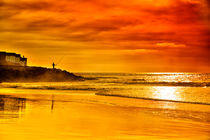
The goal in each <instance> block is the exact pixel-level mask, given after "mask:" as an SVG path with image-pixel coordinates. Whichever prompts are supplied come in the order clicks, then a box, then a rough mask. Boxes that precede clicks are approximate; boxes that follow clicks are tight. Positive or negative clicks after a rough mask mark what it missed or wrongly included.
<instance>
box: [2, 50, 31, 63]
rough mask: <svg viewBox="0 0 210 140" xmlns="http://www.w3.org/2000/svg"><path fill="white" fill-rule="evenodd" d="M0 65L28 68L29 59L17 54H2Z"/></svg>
mask: <svg viewBox="0 0 210 140" xmlns="http://www.w3.org/2000/svg"><path fill="white" fill-rule="evenodd" d="M0 65H3V66H27V58H25V57H24V56H23V57H21V55H20V54H16V53H7V52H0Z"/></svg>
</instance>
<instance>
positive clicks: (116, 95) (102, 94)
mask: <svg viewBox="0 0 210 140" xmlns="http://www.w3.org/2000/svg"><path fill="white" fill-rule="evenodd" d="M95 95H99V96H113V97H121V98H133V99H142V100H153V101H165V102H175V103H188V104H201V105H210V103H207V102H191V101H179V100H168V99H158V98H146V97H137V96H129V95H120V94H110V93H99V92H98V93H95Z"/></svg>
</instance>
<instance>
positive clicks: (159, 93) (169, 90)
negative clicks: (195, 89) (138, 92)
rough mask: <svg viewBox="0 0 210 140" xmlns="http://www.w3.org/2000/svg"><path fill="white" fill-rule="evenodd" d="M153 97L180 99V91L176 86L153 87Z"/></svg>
mask: <svg viewBox="0 0 210 140" xmlns="http://www.w3.org/2000/svg"><path fill="white" fill-rule="evenodd" d="M153 97H154V98H157V99H162V100H174V101H177V100H179V99H180V92H179V91H178V89H177V88H176V87H154V92H153Z"/></svg>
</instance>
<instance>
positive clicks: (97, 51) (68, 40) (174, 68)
mask: <svg viewBox="0 0 210 140" xmlns="http://www.w3.org/2000/svg"><path fill="white" fill-rule="evenodd" d="M209 11H210V2H209V0H129V1H128V0H3V1H2V0H1V1H0V51H10V52H17V53H21V54H24V55H25V56H26V57H28V61H29V65H41V66H47V67H50V66H51V63H52V62H53V61H55V62H58V61H59V59H60V58H62V57H63V56H64V58H63V59H62V61H61V63H59V65H58V67H60V68H62V69H67V70H69V71H74V72H75V71H78V72H82V71H89V72H90V71H97V72H210V61H209V60H210V55H209V52H210V12H209Z"/></svg>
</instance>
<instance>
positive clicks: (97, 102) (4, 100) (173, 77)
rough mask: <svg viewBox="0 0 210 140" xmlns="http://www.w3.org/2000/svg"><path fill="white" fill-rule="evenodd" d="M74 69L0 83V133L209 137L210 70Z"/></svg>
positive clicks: (58, 136)
mask: <svg viewBox="0 0 210 140" xmlns="http://www.w3.org/2000/svg"><path fill="white" fill-rule="evenodd" d="M76 74H77V75H81V76H84V77H87V78H88V79H90V80H85V81H74V82H57V83H55V82H52V83H49V82H42V83H1V84H0V139H2V140H6V139H14V138H15V137H16V138H18V139H40V138H41V139H61V138H62V139H129V140H130V139H196V140H199V139H201V140H208V139H210V117H209V116H210V73H76ZM44 124H45V125H46V126H45V125H44ZM42 125H44V126H43V128H42ZM1 126H2V127H1ZM3 127H4V128H3ZM19 128H20V129H19ZM12 130H13V131H14V132H13V131H12ZM9 134H10V135H9Z"/></svg>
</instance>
